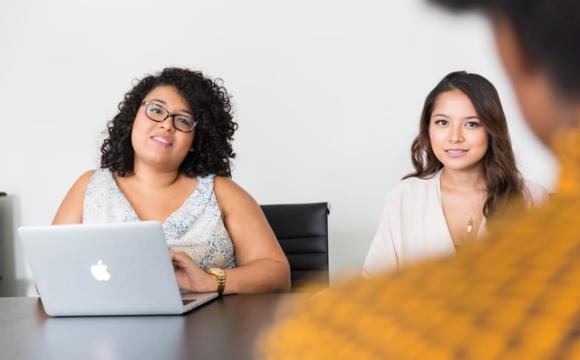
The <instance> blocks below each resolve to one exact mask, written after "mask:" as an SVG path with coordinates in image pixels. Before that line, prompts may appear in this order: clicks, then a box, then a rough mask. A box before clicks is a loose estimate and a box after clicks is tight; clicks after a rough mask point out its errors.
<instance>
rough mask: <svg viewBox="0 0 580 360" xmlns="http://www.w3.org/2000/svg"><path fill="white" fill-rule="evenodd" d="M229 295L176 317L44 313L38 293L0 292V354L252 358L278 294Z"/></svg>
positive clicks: (110, 359)
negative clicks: (0, 294) (12, 295)
mask: <svg viewBox="0 0 580 360" xmlns="http://www.w3.org/2000/svg"><path fill="white" fill-rule="evenodd" d="M306 296H307V295H295V294H260V295H231V296H226V297H224V298H221V299H217V300H215V301H213V302H211V303H209V304H207V305H204V306H202V307H201V308H198V309H196V310H193V311H192V312H190V313H188V314H186V315H183V316H131V317H125V316H122V317H70V318H50V317H48V316H47V315H46V313H45V312H44V310H43V308H42V304H41V302H40V300H39V299H38V298H26V297H19V298H0V359H15V360H17V359H58V360H63V359H98V360H101V359H103V360H117V359H139V360H146V359H168V360H170V359H252V358H254V355H255V353H254V346H255V341H256V339H257V338H258V336H259V334H260V333H261V331H263V330H264V329H267V328H268V327H269V326H270V325H271V324H272V323H273V322H274V318H275V314H276V313H277V312H278V310H277V309H278V304H279V302H281V301H284V302H285V301H295V300H299V299H305V297H306Z"/></svg>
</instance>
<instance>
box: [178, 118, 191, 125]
mask: <svg viewBox="0 0 580 360" xmlns="http://www.w3.org/2000/svg"><path fill="white" fill-rule="evenodd" d="M175 120H176V121H177V122H178V123H181V124H183V125H187V126H191V125H192V124H193V119H192V118H190V117H187V116H177V117H176V119H175Z"/></svg>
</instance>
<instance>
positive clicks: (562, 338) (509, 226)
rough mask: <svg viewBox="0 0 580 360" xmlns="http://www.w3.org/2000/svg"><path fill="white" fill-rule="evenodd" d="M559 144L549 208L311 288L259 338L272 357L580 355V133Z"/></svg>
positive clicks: (267, 355)
mask: <svg viewBox="0 0 580 360" xmlns="http://www.w3.org/2000/svg"><path fill="white" fill-rule="evenodd" d="M556 139H557V141H555V142H554V144H555V145H554V147H555V149H556V154H557V155H558V158H559V161H560V165H561V169H562V173H561V176H560V180H559V184H558V190H557V193H556V195H555V196H553V198H552V199H551V200H550V201H549V202H548V204H546V205H545V206H544V207H542V208H539V209H535V210H532V211H530V212H527V213H525V214H521V215H519V216H517V217H513V218H511V219H510V220H509V221H502V223H501V224H500V223H497V224H496V227H495V229H493V228H492V229H490V232H489V234H490V236H489V237H488V238H487V239H486V240H484V241H481V242H478V243H475V244H472V245H470V246H467V247H466V248H465V249H464V251H462V252H459V253H458V254H457V255H455V256H453V257H450V258H446V259H442V260H438V261H429V262H425V263H421V264H418V265H416V266H411V267H409V268H407V269H405V270H403V271H399V272H397V273H394V274H391V275H384V276H378V277H374V278H370V279H366V280H363V279H359V278H356V279H350V280H347V281H344V282H342V283H341V284H340V285H338V286H336V287H334V288H331V289H328V290H325V291H323V292H321V293H319V294H317V295H315V296H314V297H313V298H312V299H311V300H310V301H308V302H306V303H303V304H301V305H300V307H299V308H298V309H299V310H297V311H296V312H294V313H293V314H292V315H290V316H289V317H286V318H285V319H283V320H282V321H281V322H279V323H278V324H277V325H276V326H275V327H274V328H273V329H271V330H269V331H268V332H267V333H266V334H265V335H264V336H263V337H262V338H261V340H260V342H259V344H258V352H259V355H260V356H261V357H265V358H271V359H280V360H283V359H298V360H306V359H333V360H335V359H580V130H577V131H574V132H568V133H566V134H565V135H559V136H558V137H557V138H556Z"/></svg>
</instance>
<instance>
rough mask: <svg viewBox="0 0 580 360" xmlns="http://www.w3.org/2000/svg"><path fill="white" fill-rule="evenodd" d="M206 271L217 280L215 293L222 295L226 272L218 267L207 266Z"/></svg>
mask: <svg viewBox="0 0 580 360" xmlns="http://www.w3.org/2000/svg"><path fill="white" fill-rule="evenodd" d="M207 273H208V274H210V275H213V276H215V278H216V280H217V293H218V294H219V295H222V294H223V293H224V289H225V288H226V272H225V271H224V270H223V269H220V268H209V269H208V270H207Z"/></svg>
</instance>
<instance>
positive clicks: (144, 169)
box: [133, 161, 181, 189]
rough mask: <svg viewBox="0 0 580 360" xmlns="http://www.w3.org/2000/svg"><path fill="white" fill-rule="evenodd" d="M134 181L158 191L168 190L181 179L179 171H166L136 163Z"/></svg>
mask: <svg viewBox="0 0 580 360" xmlns="http://www.w3.org/2000/svg"><path fill="white" fill-rule="evenodd" d="M133 173H134V175H133V179H134V181H135V182H136V183H138V184H139V185H141V186H145V187H153V188H157V189H163V188H168V187H170V186H171V185H173V184H175V183H176V182H177V180H178V179H179V178H180V175H181V174H180V172H179V170H177V169H175V170H164V169H159V168H155V167H152V166H149V165H147V164H143V163H141V162H139V161H135V163H134V165H133Z"/></svg>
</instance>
